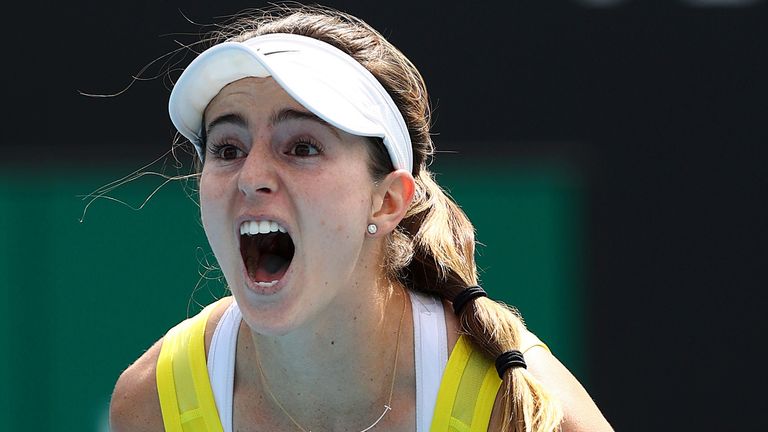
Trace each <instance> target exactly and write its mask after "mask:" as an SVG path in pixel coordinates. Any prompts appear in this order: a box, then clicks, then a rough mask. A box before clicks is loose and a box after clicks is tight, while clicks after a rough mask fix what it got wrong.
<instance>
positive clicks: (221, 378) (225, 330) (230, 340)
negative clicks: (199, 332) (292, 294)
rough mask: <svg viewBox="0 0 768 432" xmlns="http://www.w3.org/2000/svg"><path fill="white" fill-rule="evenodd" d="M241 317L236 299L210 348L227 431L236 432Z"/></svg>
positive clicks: (219, 406) (215, 393)
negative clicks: (235, 412) (237, 370)
mask: <svg viewBox="0 0 768 432" xmlns="http://www.w3.org/2000/svg"><path fill="white" fill-rule="evenodd" d="M241 318H242V314H241V313H240V308H239V307H237V303H235V301H234V300H233V301H232V304H230V305H229V307H228V308H227V310H226V311H225V312H224V315H222V316H221V319H220V320H219V323H218V325H217V326H216V330H215V331H214V333H213V339H211V346H210V348H209V349H208V376H209V377H210V380H211V388H212V389H213V399H214V400H215V401H216V409H217V410H218V411H219V419H220V420H221V425H222V426H223V428H224V432H232V409H233V401H232V398H233V395H234V386H235V356H236V354H237V333H238V330H239V329H240V320H241Z"/></svg>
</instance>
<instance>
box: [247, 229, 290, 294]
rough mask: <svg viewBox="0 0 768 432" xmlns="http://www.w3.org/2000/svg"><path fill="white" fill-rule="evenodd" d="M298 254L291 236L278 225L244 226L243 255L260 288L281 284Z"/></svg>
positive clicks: (249, 274)
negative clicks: (295, 253)
mask: <svg viewBox="0 0 768 432" xmlns="http://www.w3.org/2000/svg"><path fill="white" fill-rule="evenodd" d="M294 252H295V248H294V245H293V240H291V236H290V235H288V233H287V232H286V230H285V228H283V227H282V226H280V224H278V223H277V222H274V221H268V220H262V221H246V222H243V223H242V225H240V255H241V256H242V257H243V263H244V264H245V268H246V272H247V273H248V277H249V278H250V279H251V281H252V282H253V283H255V284H256V285H258V286H261V287H265V288H266V287H270V286H272V285H275V284H276V283H277V282H279V281H280V279H282V278H283V276H284V275H285V272H286V271H287V270H288V267H289V266H290V265H291V260H293V253H294Z"/></svg>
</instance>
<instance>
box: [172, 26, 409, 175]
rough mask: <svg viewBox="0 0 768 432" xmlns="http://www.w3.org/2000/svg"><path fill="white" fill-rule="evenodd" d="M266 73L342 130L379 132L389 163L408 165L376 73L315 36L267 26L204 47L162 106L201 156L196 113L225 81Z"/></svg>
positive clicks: (401, 128) (398, 125)
mask: <svg viewBox="0 0 768 432" xmlns="http://www.w3.org/2000/svg"><path fill="white" fill-rule="evenodd" d="M246 77H272V78H273V79H274V80H275V81H276V82H277V83H278V84H279V85H280V87H282V88H283V90H285V91H286V92H287V93H288V94H289V95H290V96H291V97H293V98H294V99H295V100H296V101H297V102H298V103H300V104H301V105H302V106H303V107H305V108H306V109H308V110H309V111H311V112H312V113H313V114H315V115H316V116H318V117H320V118H321V119H323V120H325V121H326V122H328V123H329V124H331V125H332V126H334V127H336V128H338V129H341V130H343V131H345V132H347V133H350V134H353V135H357V136H364V137H379V138H381V139H382V141H383V142H384V146H385V147H386V149H387V152H388V153H389V156H390V159H391V161H392V165H393V166H394V167H395V169H406V170H408V171H410V172H413V150H412V148H411V138H410V135H409V133H408V127H407V126H406V124H405V120H404V119H403V116H402V114H400V110H398V108H397V105H395V102H394V101H393V100H392V97H391V96H390V95H389V93H387V91H386V90H385V89H384V87H383V86H382V85H381V83H379V81H378V80H377V79H376V77H374V76H373V74H371V72H370V71H368V70H367V69H366V68H365V67H363V66H362V65H361V64H360V63H358V62H357V61H356V60H355V59H353V58H352V57H351V56H349V55H348V54H346V53H344V52H343V51H341V50H339V49H338V48H336V47H334V46H332V45H330V44H327V43H325V42H322V41H319V40H317V39H314V38H310V37H306V36H300V35H294V34H282V33H275V34H268V35H263V36H256V37H254V38H252V39H248V40H246V41H244V42H224V43H221V44H218V45H215V46H213V47H211V48H209V49H207V50H205V51H203V52H202V53H201V54H200V55H199V56H197V58H195V59H194V60H193V61H192V62H191V63H190V64H189V66H187V68H186V69H185V70H184V72H183V73H182V74H181V76H180V77H179V79H178V81H177V82H176V84H175V85H174V87H173V90H172V91H171V97H170V100H169V103H168V110H169V113H170V117H171V121H172V122H173V124H174V126H175V127H176V129H178V131H179V132H180V133H181V134H182V135H183V136H184V137H186V138H187V139H189V140H190V142H192V144H193V145H194V146H195V149H196V150H197V153H198V156H199V157H200V159H201V160H203V159H204V151H203V142H202V135H203V134H202V132H203V127H204V125H203V113H204V112H205V109H206V107H207V106H208V104H209V103H210V102H211V100H212V99H213V98H214V97H215V96H216V95H217V94H218V93H219V92H220V91H221V89H223V88H224V87H225V86H226V85H227V84H230V83H232V82H234V81H237V80H239V79H242V78H246Z"/></svg>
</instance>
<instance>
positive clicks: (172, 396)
mask: <svg viewBox="0 0 768 432" xmlns="http://www.w3.org/2000/svg"><path fill="white" fill-rule="evenodd" d="M222 300H223V299H222ZM220 301H221V300H219V301H217V302H215V303H212V304H210V305H208V306H206V307H205V308H204V309H203V310H202V311H201V312H200V313H199V314H197V315H196V316H194V317H192V318H189V319H187V320H185V321H182V322H181V323H179V324H178V325H176V326H175V327H174V328H172V329H171V330H170V331H168V333H167V334H166V335H165V338H164V339H163V345H162V347H161V348H160V356H159V357H158V359H157V372H156V374H157V393H158V395H159V397H160V407H161V409H162V412H163V424H164V425H165V430H166V431H167V432H223V430H224V429H223V428H222V426H221V421H220V420H219V413H218V411H217V410H216V402H215V401H214V399H213V390H212V389H211V382H210V380H209V378H208V368H207V366H206V363H205V324H206V322H207V321H208V316H209V315H210V314H211V311H212V310H213V308H214V307H215V306H216V305H217V304H218V303H219V302H220Z"/></svg>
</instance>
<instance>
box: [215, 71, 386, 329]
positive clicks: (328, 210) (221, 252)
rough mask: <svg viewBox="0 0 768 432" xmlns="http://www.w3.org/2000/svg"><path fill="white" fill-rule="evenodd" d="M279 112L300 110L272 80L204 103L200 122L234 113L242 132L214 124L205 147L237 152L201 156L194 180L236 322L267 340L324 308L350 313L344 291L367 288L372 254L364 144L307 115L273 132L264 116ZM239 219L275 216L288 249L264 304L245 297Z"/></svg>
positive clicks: (253, 81)
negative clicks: (360, 284) (282, 274)
mask: <svg viewBox="0 0 768 432" xmlns="http://www.w3.org/2000/svg"><path fill="white" fill-rule="evenodd" d="M285 108H290V109H295V110H300V111H306V109H305V108H303V107H302V106H301V105H299V104H298V103H297V102H296V101H294V100H293V99H292V98H291V97H290V96H289V95H288V94H287V93H285V91H283V90H282V89H281V88H280V87H279V86H278V85H277V84H276V83H275V82H274V80H272V79H271V78H261V79H260V78H246V79H242V80H239V81H235V82H234V83H231V84H229V85H228V86H226V87H225V88H224V89H223V90H222V91H221V92H220V93H219V94H218V95H217V96H216V97H215V98H214V99H213V100H212V101H211V103H210V104H209V106H208V108H207V110H206V112H205V119H206V125H208V124H210V122H211V121H213V120H214V119H216V118H219V117H221V116H224V115H227V114H233V113H234V114H237V115H239V116H241V117H243V118H245V120H246V121H247V127H241V126H236V125H232V124H223V125H217V126H214V127H213V128H212V129H211V130H210V131H208V144H209V147H210V146H211V145H213V144H217V143H222V142H226V143H235V144H236V147H238V149H239V150H240V151H241V153H242V155H241V157H238V158H235V159H234V160H231V161H230V160H227V161H222V160H220V159H217V158H215V157H213V156H215V155H212V154H210V153H208V154H207V156H206V162H205V164H204V166H203V171H202V177H201V181H200V207H201V213H202V219H203V226H204V228H205V232H206V234H207V236H208V239H209V242H210V244H211V248H212V250H213V252H214V254H215V255H216V258H217V260H218V262H219V264H220V265H221V268H222V271H223V273H224V276H225V278H226V280H227V283H228V285H229V287H230V289H231V290H232V293H233V295H234V297H235V298H236V299H237V301H238V304H239V305H240V308H241V309H242V311H243V315H244V319H245V320H246V322H247V323H248V324H249V326H250V327H251V328H252V329H254V330H256V331H257V332H259V333H264V334H273V335H279V334H285V333H288V332H290V331H292V330H295V329H296V328H298V327H300V326H302V325H303V324H306V323H307V322H309V321H311V320H316V319H322V317H321V316H320V314H321V311H323V310H326V309H327V308H329V307H331V305H334V306H338V309H337V310H342V308H345V307H351V306H352V305H350V304H347V303H346V302H348V301H349V300H348V295H347V294H349V293H350V292H351V289H352V287H354V285H355V282H356V281H359V280H360V279H361V278H363V279H365V278H367V279H366V280H365V281H364V285H366V286H367V285H370V284H369V283H368V279H370V278H371V274H370V273H369V272H370V270H369V267H367V266H365V265H364V264H365V262H366V260H369V259H370V260H372V259H374V257H375V251H374V249H373V248H371V247H370V246H369V245H367V243H366V242H365V229H366V226H367V223H368V219H369V217H370V211H371V202H372V194H373V193H374V188H375V185H374V183H373V180H372V178H371V176H370V173H369V170H368V160H369V156H368V152H367V149H366V146H367V145H368V144H367V142H366V141H365V139H364V138H361V137H357V136H353V135H350V134H347V133H345V132H342V131H340V130H338V129H335V130H331V128H330V127H329V126H327V125H321V124H319V123H317V122H315V121H312V120H308V119H292V120H288V121H286V122H281V123H278V124H276V125H275V126H272V125H271V124H270V118H271V116H272V115H273V114H274V113H275V112H277V111H278V110H281V109H285ZM307 137H309V138H311V139H312V140H313V141H314V142H317V143H319V144H320V145H321V146H322V150H321V152H320V154H319V155H315V156H311V157H298V156H295V155H293V154H290V152H291V151H292V148H293V147H292V146H294V145H295V143H296V142H298V141H300V140H301V139H305V138H307ZM243 214H255V215H260V214H266V215H270V216H272V217H274V218H279V220H281V221H284V223H285V224H286V225H288V227H287V228H288V229H289V232H290V234H291V237H292V239H293V241H294V244H295V245H296V252H295V254H294V258H293V261H292V263H291V271H290V273H291V274H290V277H289V278H288V279H287V280H289V281H290V282H289V283H287V285H286V287H285V288H284V289H282V290H281V292H279V293H277V294H276V295H274V296H270V297H271V298H266V297H264V298H259V297H258V296H253V295H250V294H247V288H246V284H245V280H244V278H243V275H242V269H243V264H242V258H241V256H240V251H239V243H238V242H239V239H238V236H237V234H236V233H237V227H236V226H235V225H236V223H235V220H236V219H237V218H238V217H239V216H241V215H243ZM329 226H330V227H333V228H331V229H329V228H328V227H329ZM339 239H344V241H339ZM331 251H332V253H329V252H331ZM370 268H375V266H372V267H370ZM328 281H332V282H331V283H330V284H329V283H328ZM320 286H324V288H323V289H322V290H320V289H318V287H320Z"/></svg>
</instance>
